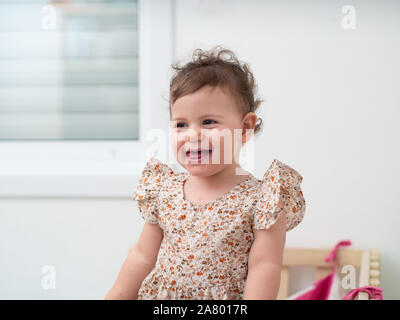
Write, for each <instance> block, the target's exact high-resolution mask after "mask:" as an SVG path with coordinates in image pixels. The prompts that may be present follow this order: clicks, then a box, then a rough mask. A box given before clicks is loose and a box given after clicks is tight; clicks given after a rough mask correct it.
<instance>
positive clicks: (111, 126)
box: [0, 0, 138, 140]
mask: <svg viewBox="0 0 400 320" xmlns="http://www.w3.org/2000/svg"><path fill="white" fill-rule="evenodd" d="M137 7H138V6H137V1H136V0H125V1H104V0H103V1H90V0H86V1H85V0H81V1H66V2H61V3H59V4H58V2H56V1H38V0H36V1H32V0H31V1H26V2H21V1H8V2H4V1H2V2H1V3H0V32H1V34H2V36H1V38H0V39H1V41H0V139H1V140H109V139H119V140H124V139H128V140H134V139H137V138H138V90H137V86H138V34H137V30H138V18H137V11H138V10H137ZM21 22H23V23H21Z"/></svg>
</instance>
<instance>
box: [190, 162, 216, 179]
mask: <svg viewBox="0 0 400 320" xmlns="http://www.w3.org/2000/svg"><path fill="white" fill-rule="evenodd" d="M184 168H185V169H186V170H187V172H188V173H189V174H190V175H191V176H195V177H210V176H212V175H214V174H216V173H217V172H219V171H220V166H218V165H213V164H188V165H184Z"/></svg>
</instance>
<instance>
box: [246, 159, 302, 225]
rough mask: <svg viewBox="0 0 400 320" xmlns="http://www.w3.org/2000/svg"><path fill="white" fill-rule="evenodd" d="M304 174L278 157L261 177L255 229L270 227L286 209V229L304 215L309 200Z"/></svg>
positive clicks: (255, 214)
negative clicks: (304, 194)
mask: <svg viewBox="0 0 400 320" xmlns="http://www.w3.org/2000/svg"><path fill="white" fill-rule="evenodd" d="M302 180H303V177H302V176H301V175H300V174H299V173H298V172H297V171H296V170H295V169H293V168H292V167H290V166H288V165H286V164H285V163H283V162H281V161H279V160H277V159H275V160H274V161H273V162H272V164H271V165H270V167H269V168H268V170H267V171H266V173H265V174H264V176H263V179H262V180H261V184H260V188H259V192H258V194H257V195H256V204H255V211H254V224H253V228H254V229H269V228H271V227H272V226H273V225H274V224H275V222H276V221H277V220H278V218H279V216H280V215H281V213H282V212H285V213H286V231H289V230H291V229H293V228H294V227H296V226H297V225H298V224H299V223H300V222H301V221H302V220H303V217H304V213H305V209H306V203H305V200H304V197H303V192H302V191H301V188H300V184H301V182H302Z"/></svg>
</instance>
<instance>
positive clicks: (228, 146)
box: [106, 47, 305, 300]
mask: <svg viewBox="0 0 400 320" xmlns="http://www.w3.org/2000/svg"><path fill="white" fill-rule="evenodd" d="M226 56H227V58H226ZM173 67H174V70H175V71H176V73H175V75H174V76H173V78H172V80H171V84H170V104H169V108H170V124H171V127H172V132H173V137H174V138H173V139H172V147H173V148H172V149H173V150H174V155H175V157H176V158H177V161H178V162H179V164H180V165H181V166H182V167H183V168H184V169H185V171H184V172H175V171H174V170H172V169H171V168H170V167H169V166H168V165H167V164H166V163H163V162H161V161H160V160H158V159H157V158H155V157H151V158H150V159H149V160H148V161H147V163H146V165H145V168H144V170H143V172H142V175H141V178H140V181H139V183H138V185H137V187H136V189H135V191H134V192H133V197H132V199H133V200H136V201H137V204H138V209H139V212H140V215H141V217H142V218H143V219H144V221H145V223H144V226H143V229H142V232H141V234H140V236H139V240H138V242H137V243H136V244H135V245H134V247H133V249H132V251H131V253H130V254H129V256H128V257H127V259H126V261H125V262H124V264H123V266H122V268H121V271H120V273H119V275H118V278H117V280H116V282H115V284H114V285H113V287H112V288H111V289H110V291H109V292H108V293H107V296H106V299H138V300H153V299H189V300H199V299H208V300H217V299H224V300H240V299H276V297H277V295H278V291H279V285H280V275H281V267H282V258H283V250H284V246H285V242H286V232H287V231H289V230H291V229H293V228H294V227H296V226H297V225H298V224H299V223H300V222H301V221H302V219H303V217H304V213H305V200H304V197H303V193H302V191H301V188H300V184H301V181H302V179H303V178H302V176H301V175H300V174H299V173H298V172H297V171H296V170H295V169H293V168H292V167H290V166H289V165H287V164H285V163H283V162H281V161H279V160H277V159H275V160H273V162H272V163H271V164H270V165H269V167H268V168H267V170H266V172H265V174H264V176H263V177H262V179H261V180H259V179H257V178H256V177H254V176H253V175H252V174H251V173H249V172H247V171H245V170H244V169H242V168H240V166H239V164H238V161H237V159H238V153H240V148H236V147H233V146H237V145H239V146H241V145H242V144H245V143H246V142H248V141H249V139H252V138H253V136H254V135H253V134H248V133H249V132H251V133H254V134H256V133H257V132H259V130H260V125H261V121H260V118H258V116H257V115H256V114H255V111H256V109H257V108H258V106H259V105H260V103H261V100H258V99H256V98H255V90H256V86H255V81H254V78H253V75H252V73H251V71H250V69H249V67H248V65H247V64H246V63H242V62H240V61H239V60H238V59H237V57H236V56H235V54H234V53H233V52H232V51H230V50H227V49H221V48H218V47H217V48H214V49H213V50H210V51H202V50H200V49H197V50H195V52H194V54H193V60H192V61H190V62H188V63H187V64H185V65H183V66H178V65H175V66H173ZM235 132H236V133H235ZM237 132H239V134H237ZM225 133H231V134H227V135H226V134H225ZM226 137H228V139H227V138H226ZM237 142H239V143H237Z"/></svg>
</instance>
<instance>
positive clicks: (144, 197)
mask: <svg viewBox="0 0 400 320" xmlns="http://www.w3.org/2000/svg"><path fill="white" fill-rule="evenodd" d="M172 174H174V171H173V170H172V169H171V168H169V167H168V165H166V164H164V163H162V162H161V161H160V160H158V159H156V158H155V157H151V158H150V159H149V160H148V161H147V162H146V165H145V167H144V169H143V171H142V175H141V177H140V180H139V183H138V185H137V186H136V188H135V190H134V191H133V195H132V198H131V199H132V200H135V201H137V202H138V208H139V212H140V215H141V217H142V218H143V219H144V220H145V221H147V222H149V223H152V224H157V223H158V194H159V192H160V189H161V187H162V186H163V184H164V182H165V180H166V179H167V178H168V176H170V175H172Z"/></svg>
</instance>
